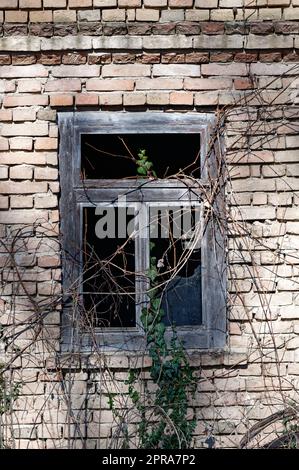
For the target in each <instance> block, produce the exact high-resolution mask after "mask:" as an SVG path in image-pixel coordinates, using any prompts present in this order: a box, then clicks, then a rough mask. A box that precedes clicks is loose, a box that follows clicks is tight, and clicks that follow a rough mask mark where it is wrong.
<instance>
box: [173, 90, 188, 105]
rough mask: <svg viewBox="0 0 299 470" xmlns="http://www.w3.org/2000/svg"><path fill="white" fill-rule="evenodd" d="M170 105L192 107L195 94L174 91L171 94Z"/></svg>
mask: <svg viewBox="0 0 299 470" xmlns="http://www.w3.org/2000/svg"><path fill="white" fill-rule="evenodd" d="M170 104H174V105H186V106H192V105H193V93H190V92H188V91H173V92H172V93H170Z"/></svg>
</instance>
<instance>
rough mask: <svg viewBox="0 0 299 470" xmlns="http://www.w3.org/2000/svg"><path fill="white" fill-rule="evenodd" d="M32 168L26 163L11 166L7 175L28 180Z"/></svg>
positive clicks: (30, 176)
mask: <svg viewBox="0 0 299 470" xmlns="http://www.w3.org/2000/svg"><path fill="white" fill-rule="evenodd" d="M32 175H33V168H32V167H31V166H27V165H16V166H12V167H11V168H10V170H9V176H10V178H12V179H16V180H28V179H29V180H30V179H32Z"/></svg>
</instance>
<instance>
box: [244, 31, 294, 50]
mask: <svg viewBox="0 0 299 470" xmlns="http://www.w3.org/2000/svg"><path fill="white" fill-rule="evenodd" d="M262 40H263V46H262V47H263V49H274V50H275V49H291V48H293V38H292V37H286V36H266V37H263V39H262ZM260 47H261V37H260V36H258V35H254V34H249V36H247V37H246V40H245V49H260Z"/></svg>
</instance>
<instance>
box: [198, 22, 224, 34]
mask: <svg viewBox="0 0 299 470" xmlns="http://www.w3.org/2000/svg"><path fill="white" fill-rule="evenodd" d="M201 30H202V32H203V33H204V34H223V33H224V24H223V23H202V25H201Z"/></svg>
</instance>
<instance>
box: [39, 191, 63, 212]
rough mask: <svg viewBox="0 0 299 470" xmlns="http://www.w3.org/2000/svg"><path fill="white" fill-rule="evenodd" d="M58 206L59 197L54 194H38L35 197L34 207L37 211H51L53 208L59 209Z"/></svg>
mask: <svg viewBox="0 0 299 470" xmlns="http://www.w3.org/2000/svg"><path fill="white" fill-rule="evenodd" d="M57 205H58V201H57V196H55V195H54V194H51V193H49V194H37V195H36V196H35V197H34V206H35V207H36V208H37V209H50V208H52V207H57Z"/></svg>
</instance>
